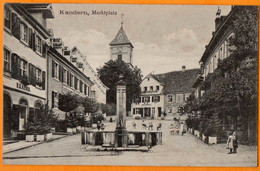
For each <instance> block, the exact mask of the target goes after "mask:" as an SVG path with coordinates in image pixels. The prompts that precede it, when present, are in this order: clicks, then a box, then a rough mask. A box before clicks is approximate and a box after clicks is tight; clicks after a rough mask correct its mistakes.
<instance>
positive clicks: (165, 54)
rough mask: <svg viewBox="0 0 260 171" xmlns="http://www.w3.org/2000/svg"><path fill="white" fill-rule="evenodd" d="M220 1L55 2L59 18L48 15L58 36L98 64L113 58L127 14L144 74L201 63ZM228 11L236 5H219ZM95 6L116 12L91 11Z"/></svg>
mask: <svg viewBox="0 0 260 171" xmlns="http://www.w3.org/2000/svg"><path fill="white" fill-rule="evenodd" d="M217 9H218V6H206V5H204V6H201V5H196V6H192V5H107V4H53V10H54V13H55V18H54V19H51V20H49V21H48V28H52V29H53V31H54V35H55V37H57V38H62V40H63V41H64V44H65V45H67V46H69V47H70V48H72V47H73V46H77V47H78V48H79V50H80V51H81V52H82V53H83V54H84V55H85V56H87V60H88V62H89V63H90V64H91V66H92V67H93V68H94V69H96V68H98V67H100V66H103V65H104V63H105V62H106V61H108V60H109V59H110V56H109V51H110V48H109V43H110V42H111V41H112V40H113V38H114V37H115V36H116V34H117V32H118V30H119V28H120V23H121V14H122V13H123V14H124V30H125V32H126V34H127V36H128V39H129V40H130V41H131V43H132V44H133V45H134V54H133V64H134V66H135V65H137V66H138V67H139V68H141V70H142V73H143V75H144V76H146V75H147V74H149V73H150V72H153V71H154V73H165V72H170V71H176V70H181V67H182V65H185V66H186V68H187V69H192V68H198V67H199V63H198V61H199V60H200V58H201V56H202V54H203V52H204V50H205V45H206V44H208V42H209V40H210V38H211V36H212V31H214V29H215V18H216V12H217ZM220 9H221V15H227V14H228V12H229V11H230V9H231V6H220ZM60 10H69V11H74V10H78V11H88V12H89V13H90V15H89V16H87V15H61V14H60ZM92 10H97V11H100V10H104V11H116V12H117V15H108V16H105V15H91V13H92Z"/></svg>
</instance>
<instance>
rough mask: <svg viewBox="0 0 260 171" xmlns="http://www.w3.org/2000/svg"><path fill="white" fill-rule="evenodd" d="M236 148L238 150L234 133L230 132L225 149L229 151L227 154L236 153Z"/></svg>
mask: <svg viewBox="0 0 260 171" xmlns="http://www.w3.org/2000/svg"><path fill="white" fill-rule="evenodd" d="M237 148H238V142H237V137H236V132H235V131H234V132H233V133H232V132H231V133H230V135H229V137H228V140H227V149H229V150H230V151H229V153H228V154H232V153H237Z"/></svg>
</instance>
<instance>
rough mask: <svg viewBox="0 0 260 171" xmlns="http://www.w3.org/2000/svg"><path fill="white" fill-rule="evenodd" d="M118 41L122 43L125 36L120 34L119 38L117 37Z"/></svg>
mask: <svg viewBox="0 0 260 171" xmlns="http://www.w3.org/2000/svg"><path fill="white" fill-rule="evenodd" d="M117 40H118V41H119V42H122V41H123V35H122V34H119V35H118V37H117Z"/></svg>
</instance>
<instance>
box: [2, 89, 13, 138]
mask: <svg viewBox="0 0 260 171" xmlns="http://www.w3.org/2000/svg"><path fill="white" fill-rule="evenodd" d="M3 100H4V101H3V102H4V104H3V105H4V114H3V117H4V118H3V121H4V123H3V131H4V139H5V138H9V137H11V133H12V132H11V131H12V122H13V120H12V101H11V97H10V96H9V95H8V94H6V93H4V99H3Z"/></svg>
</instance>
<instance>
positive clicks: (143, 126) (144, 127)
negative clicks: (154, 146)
mask: <svg viewBox="0 0 260 171" xmlns="http://www.w3.org/2000/svg"><path fill="white" fill-rule="evenodd" d="M142 128H143V129H146V128H147V126H146V124H145V123H144V120H143V121H142Z"/></svg>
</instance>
